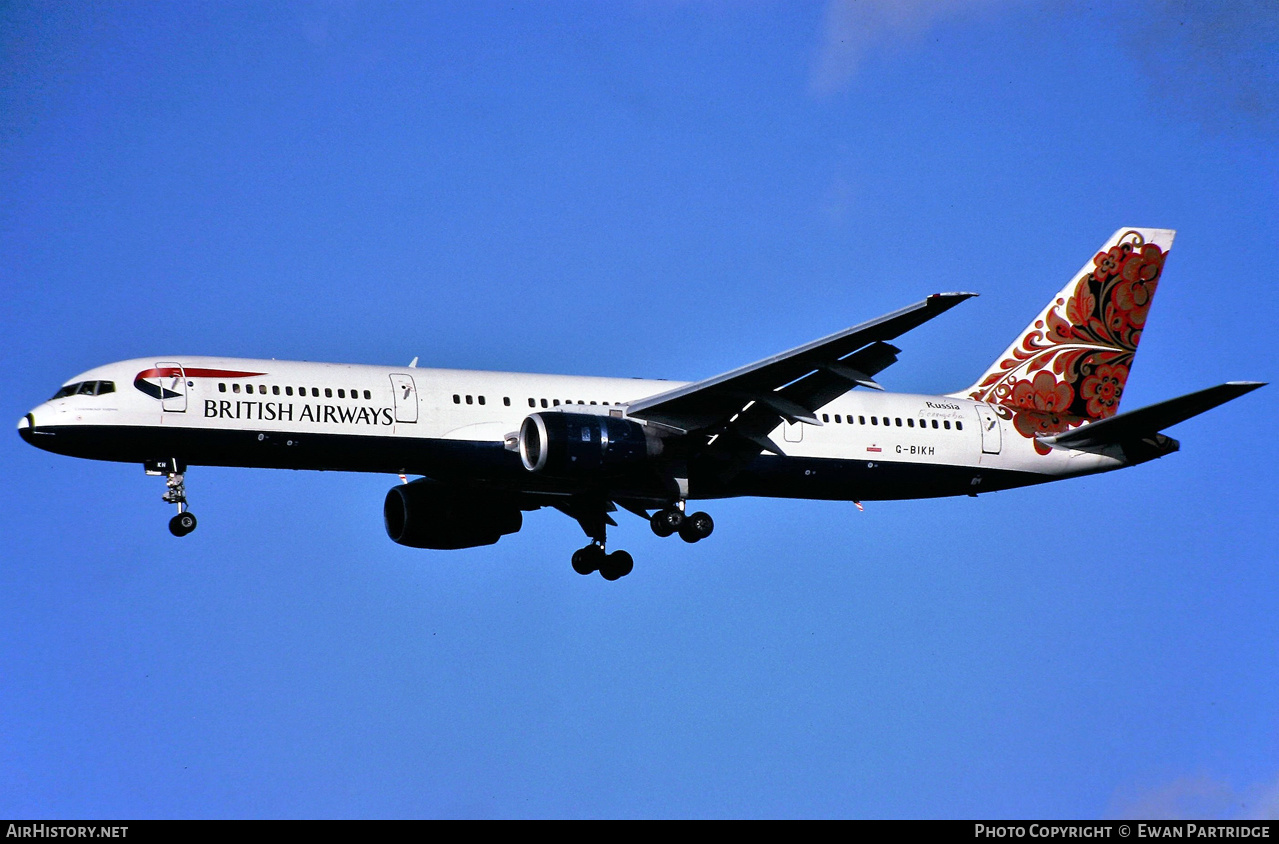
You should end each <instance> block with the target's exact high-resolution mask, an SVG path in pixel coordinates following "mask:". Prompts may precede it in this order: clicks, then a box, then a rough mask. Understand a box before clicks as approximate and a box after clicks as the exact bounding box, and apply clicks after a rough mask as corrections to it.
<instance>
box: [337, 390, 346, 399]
mask: <svg viewBox="0 0 1279 844" xmlns="http://www.w3.org/2000/svg"><path fill="white" fill-rule="evenodd" d="M338 398H340V399H344V398H346V390H343V389H341V388H339V389H338Z"/></svg>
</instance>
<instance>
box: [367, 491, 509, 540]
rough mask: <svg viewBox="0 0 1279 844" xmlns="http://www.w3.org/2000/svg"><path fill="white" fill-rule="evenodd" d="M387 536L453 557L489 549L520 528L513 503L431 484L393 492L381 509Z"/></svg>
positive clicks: (496, 497) (503, 498)
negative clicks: (455, 552) (462, 551)
mask: <svg viewBox="0 0 1279 844" xmlns="http://www.w3.org/2000/svg"><path fill="white" fill-rule="evenodd" d="M382 516H383V518H384V519H385V520H386V534H387V536H389V537H391V539H393V540H394V541H396V542H398V543H399V544H400V545H407V546H409V547H410V548H433V549H435V550H438V551H453V550H456V549H458V548H475V547H477V546H480V545H492V544H493V543H494V542H497V541H498V540H499V539H501V538H502V537H503V536H505V535H506V534H508V533H515V532H516V531H517V530H519V529H520V527H521V526H522V525H523V524H524V514H523V513H521V512H520V508H519V506H518V505H517V504H516V503H515V502H514V501H512V500H510V499H508V498H506V497H503V496H500V495H484V494H482V493H475V492H473V491H470V490H463V489H455V488H452V487H447V486H444V485H443V484H438V483H435V482H434V481H414V482H413V483H410V484H402V485H400V486H394V487H391V490H390V491H389V492H388V493H387V494H386V501H385V502H384V503H383V505H382Z"/></svg>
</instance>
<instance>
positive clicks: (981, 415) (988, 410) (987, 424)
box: [977, 404, 1002, 454]
mask: <svg viewBox="0 0 1279 844" xmlns="http://www.w3.org/2000/svg"><path fill="white" fill-rule="evenodd" d="M977 419H978V420H979V424H980V425H981V450H982V453H983V454H998V453H999V447H1000V445H1001V442H1002V441H1001V438H1000V433H999V417H998V416H996V415H995V411H994V409H993V408H992V407H991V406H990V405H988V404H979V405H977Z"/></svg>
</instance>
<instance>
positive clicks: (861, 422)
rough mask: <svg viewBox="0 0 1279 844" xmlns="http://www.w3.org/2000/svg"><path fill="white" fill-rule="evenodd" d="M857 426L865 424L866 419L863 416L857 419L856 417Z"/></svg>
mask: <svg viewBox="0 0 1279 844" xmlns="http://www.w3.org/2000/svg"><path fill="white" fill-rule="evenodd" d="M857 424H858V425H865V424H866V417H865V416H858V417H857Z"/></svg>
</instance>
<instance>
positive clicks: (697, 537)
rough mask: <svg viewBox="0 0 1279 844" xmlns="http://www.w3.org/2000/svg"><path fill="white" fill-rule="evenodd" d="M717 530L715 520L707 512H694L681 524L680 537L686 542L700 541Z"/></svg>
mask: <svg viewBox="0 0 1279 844" xmlns="http://www.w3.org/2000/svg"><path fill="white" fill-rule="evenodd" d="M714 530H715V522H714V521H713V520H712V519H711V517H710V516H709V515H708V514H706V513H694V514H693V515H691V516H688V517H686V518H685V519H684V524H682V525H680V529H679V538H680V539H682V540H684V541H685V542H699V541H701V540H703V539H705V538H706V537H708V536H710V535H711V532H712V531H714Z"/></svg>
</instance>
